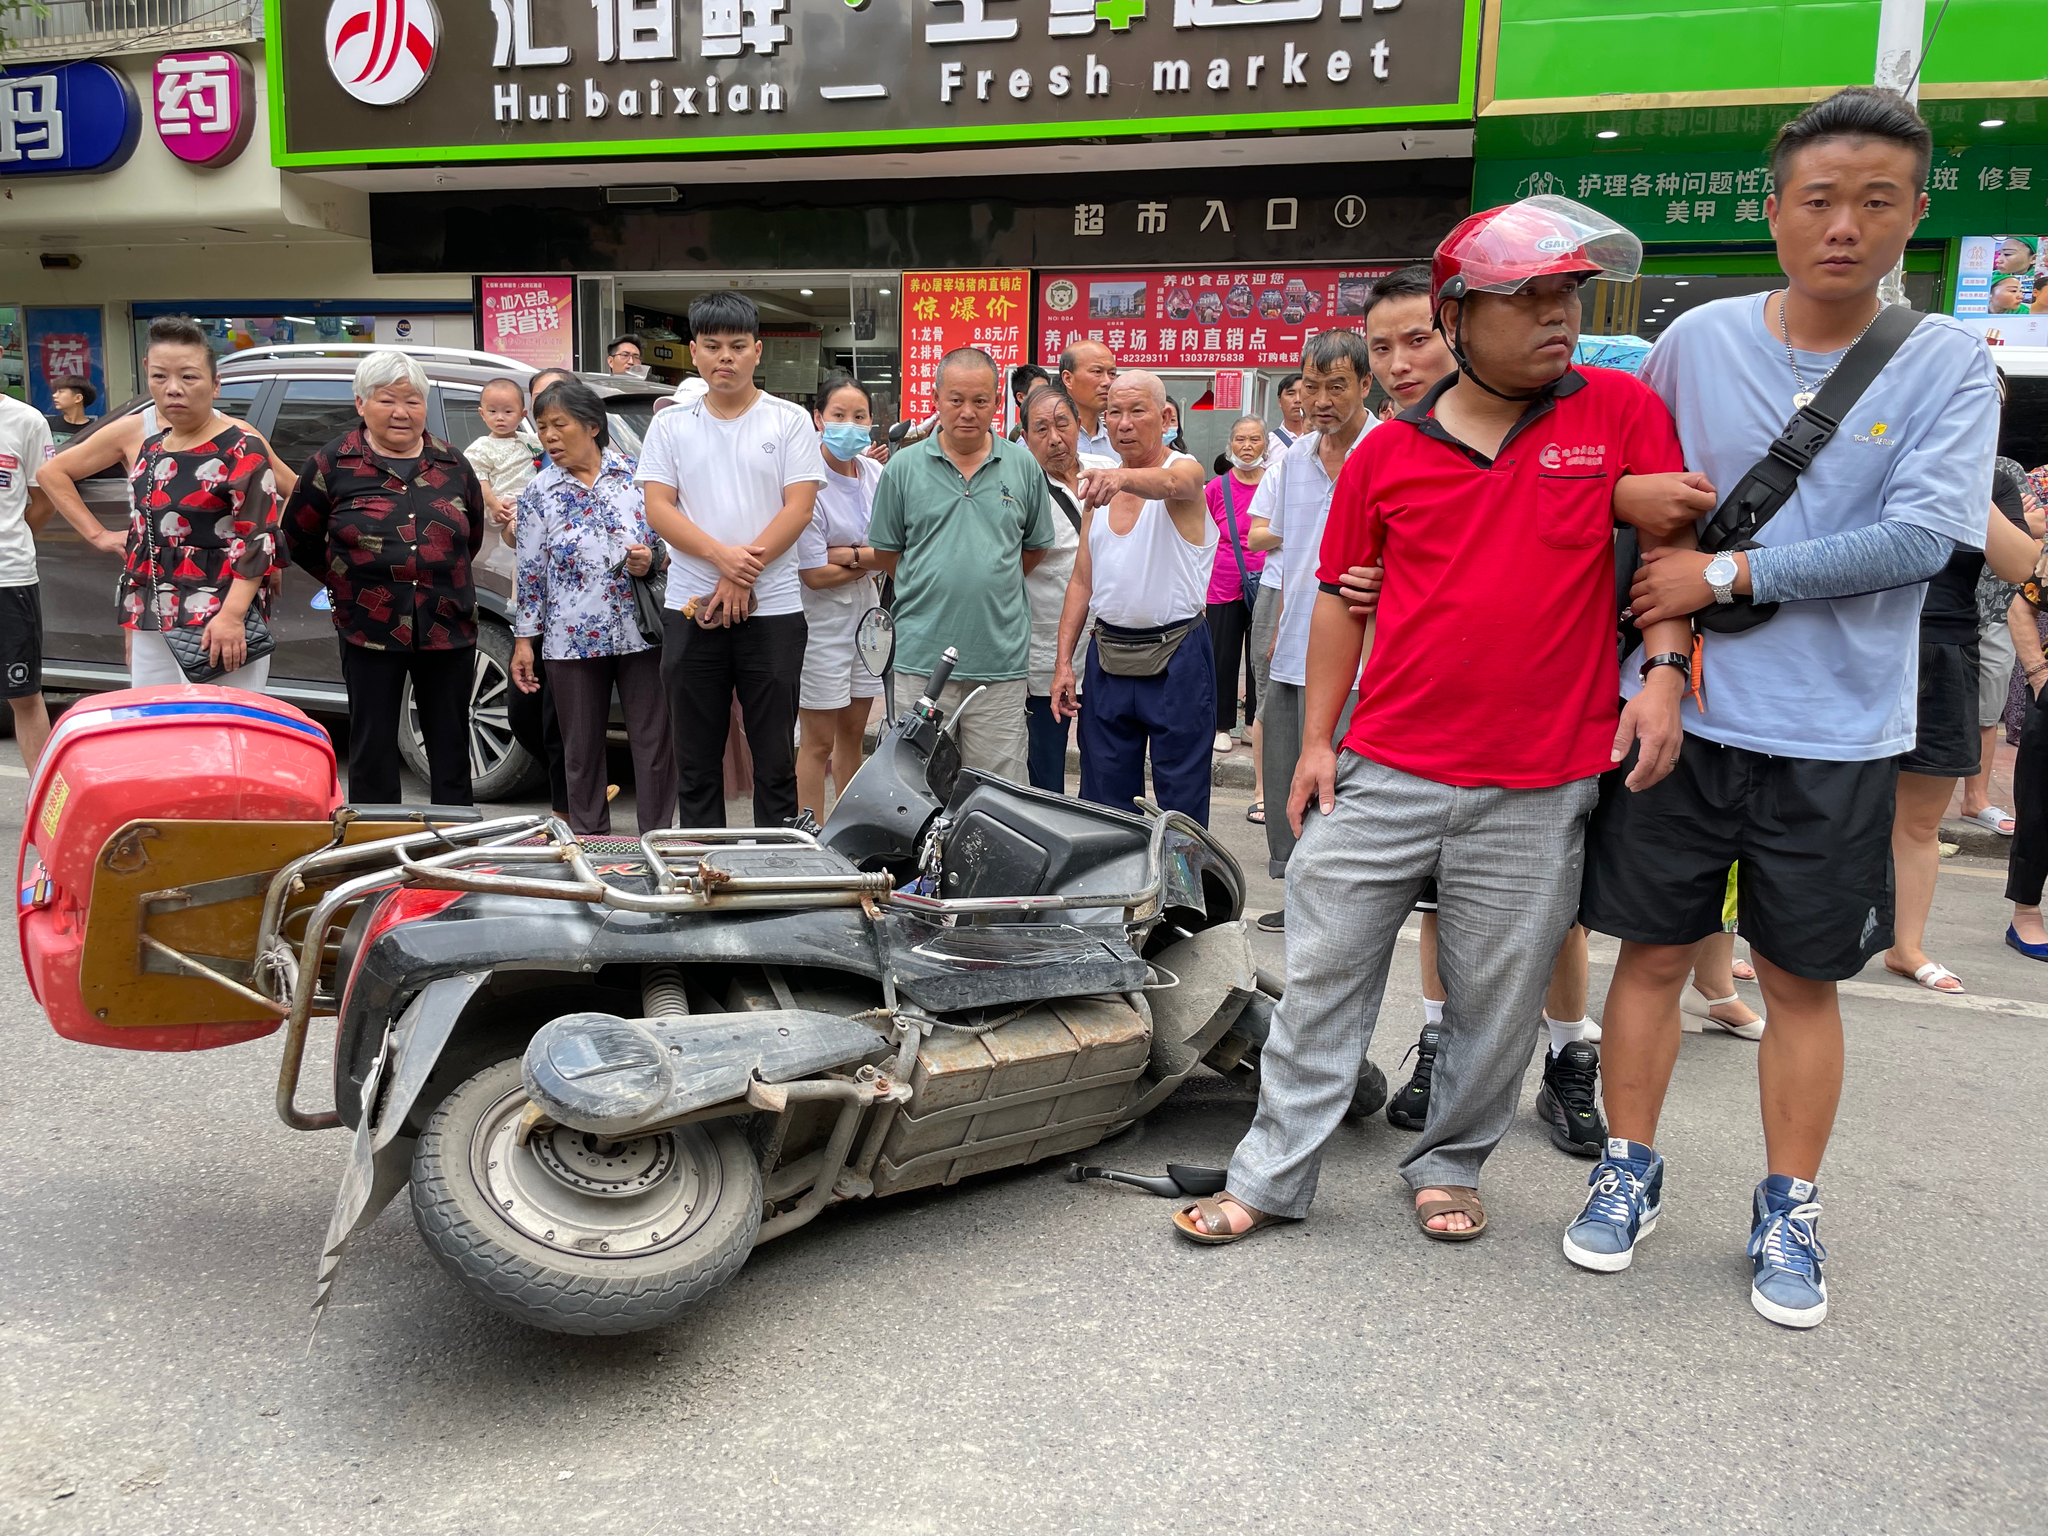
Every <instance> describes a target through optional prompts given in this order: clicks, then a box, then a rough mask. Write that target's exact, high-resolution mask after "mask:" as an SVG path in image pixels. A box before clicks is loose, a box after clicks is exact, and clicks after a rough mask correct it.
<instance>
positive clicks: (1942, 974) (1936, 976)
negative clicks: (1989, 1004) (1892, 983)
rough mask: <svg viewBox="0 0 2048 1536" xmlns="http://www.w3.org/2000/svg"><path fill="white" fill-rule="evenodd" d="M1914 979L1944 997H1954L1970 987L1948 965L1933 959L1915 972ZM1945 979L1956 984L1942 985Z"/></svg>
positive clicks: (1894, 973) (1894, 972)
mask: <svg viewBox="0 0 2048 1536" xmlns="http://www.w3.org/2000/svg"><path fill="white" fill-rule="evenodd" d="M1892 974H1893V975H1894V976H1896V975H1898V974H1899V973H1898V972H1897V971H1893V972H1892ZM1913 980H1915V981H1917V982H1919V983H1920V985H1921V986H1923V987H1925V988H1926V989H1927V990H1928V991H1930V992H1939V993H1940V994H1941V995H1942V996H1943V997H1954V996H1955V995H1956V994H1957V993H1958V992H1967V991H1969V988H1968V987H1966V986H1964V985H1963V978H1962V977H1960V976H1958V975H1957V974H1956V973H1955V972H1954V971H1952V970H1950V969H1949V968H1948V967H1947V966H1945V965H1937V964H1936V963H1935V962H1934V961H1932V960H1930V961H1928V962H1927V963H1926V964H1925V965H1923V966H1921V967H1920V969H1919V970H1917V971H1915V972H1914V973H1913ZM1945 981H1952V982H1954V983H1955V985H1954V986H1952V987H1945V986H1943V985H1942V983H1943V982H1945Z"/></svg>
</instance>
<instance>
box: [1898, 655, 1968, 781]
mask: <svg viewBox="0 0 2048 1536" xmlns="http://www.w3.org/2000/svg"><path fill="white" fill-rule="evenodd" d="M1980 740H1981V738H1980V737H1979V735H1978V727H1977V642H1976V641H1974V640H1972V641H1971V642H1970V643H1969V644H1967V645H1959V644H1957V643H1955V642H1954V641H1950V640H1922V641H1921V642H1920V727H1919V735H1918V736H1917V737H1916V738H1915V740H1914V742H1913V750H1912V751H1910V752H1908V753H1907V754H1906V755H1905V756H1904V757H1902V758H1900V759H1899V772H1901V773H1921V774H1926V775H1927V776H1928V777H1929V778H1935V779H1967V778H1968V777H1969V776H1970V775H1971V774H1973V773H1975V772H1976V771H1977V768H1978V765H1979V758H1980V756H1981V753H1980V750H1979V748H1980Z"/></svg>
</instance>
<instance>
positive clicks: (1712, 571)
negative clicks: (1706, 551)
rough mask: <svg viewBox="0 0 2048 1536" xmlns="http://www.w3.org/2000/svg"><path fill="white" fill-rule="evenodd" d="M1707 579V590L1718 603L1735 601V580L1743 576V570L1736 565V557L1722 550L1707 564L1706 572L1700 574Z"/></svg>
mask: <svg viewBox="0 0 2048 1536" xmlns="http://www.w3.org/2000/svg"><path fill="white" fill-rule="evenodd" d="M1700 574H1701V575H1703V576H1705V577H1706V579H1707V588H1708V590H1709V591H1711V592H1712V593H1713V594H1714V601H1715V602H1717V603H1723V604H1726V603H1732V602H1734V601H1735V578H1736V577H1737V576H1739V575H1740V574H1742V568H1741V567H1740V566H1738V565H1737V564H1736V563H1735V557H1734V556H1733V555H1731V554H1729V553H1728V551H1727V550H1725V549H1724V550H1722V551H1721V553H1720V554H1718V555H1716V556H1714V558H1713V559H1711V560H1709V561H1708V562H1707V568H1706V570H1704V571H1702V572H1701V573H1700Z"/></svg>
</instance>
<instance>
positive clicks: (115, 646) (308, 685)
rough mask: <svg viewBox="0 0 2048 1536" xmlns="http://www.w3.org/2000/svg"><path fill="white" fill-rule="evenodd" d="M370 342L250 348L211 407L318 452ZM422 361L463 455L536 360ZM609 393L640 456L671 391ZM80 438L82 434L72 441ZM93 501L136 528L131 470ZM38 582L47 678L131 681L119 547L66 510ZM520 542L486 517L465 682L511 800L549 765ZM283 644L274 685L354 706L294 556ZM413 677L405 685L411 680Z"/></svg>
mask: <svg viewBox="0 0 2048 1536" xmlns="http://www.w3.org/2000/svg"><path fill="white" fill-rule="evenodd" d="M378 350H383V349H380V348H374V347H367V346H360V345H357V346H350V345H330V346H322V345H312V346H278V347H253V348H249V349H247V350H245V351H241V352H235V353H231V354H230V355H228V356H227V357H224V358H222V359H221V362H220V397H219V400H218V401H217V408H218V409H219V410H220V411H221V412H222V413H223V414H224V415H228V416H236V417H240V418H241V419H242V420H244V421H247V422H248V423H249V424H250V425H251V426H253V427H255V428H256V430H257V431H259V432H261V433H262V434H263V435H264V436H265V437H267V438H269V439H270V444H271V446H272V447H273V448H275V449H276V450H277V455H278V457H279V458H280V459H282V460H283V461H284V462H285V463H287V464H290V465H292V466H294V467H297V466H299V465H301V464H304V463H305V462H306V460H307V459H309V458H311V457H312V456H313V453H314V451H315V450H316V449H318V448H321V447H323V446H324V445H326V444H327V443H329V442H331V441H333V440H334V439H335V438H337V437H339V436H340V435H341V434H342V433H343V432H345V431H347V430H348V429H349V428H350V427H352V426H354V425H355V424H356V421H357V417H356V410H355V397H354V391H353V388H352V381H353V379H354V375H355V367H356V363H357V362H358V361H359V360H360V359H361V357H362V355H363V354H364V353H366V352H371V351H378ZM399 350H401V351H403V352H406V353H408V354H410V355H411V356H413V357H416V358H418V359H419V361H420V364H421V366H422V367H424V368H425V369H426V371H427V379H428V382H429V384H430V386H431V387H430V388H429V390H428V392H427V430H428V431H429V432H431V433H433V434H434V435H435V436H436V437H439V438H442V439H444V440H446V441H447V442H449V443H452V444H454V446H455V448H456V450H457V451H458V452H459V451H460V450H461V449H463V448H464V447H466V446H468V444H469V443H470V442H472V441H473V440H474V439H476V438H478V437H481V436H483V435H484V431H485V428H484V424H483V417H482V415H481V414H480V413H479V411H478V409H477V401H478V398H479V396H480V394H481V392H482V390H483V386H484V384H485V383H487V382H488V381H489V380H491V379H494V378H505V377H507V376H510V377H513V378H517V379H519V380H521V381H522V383H523V382H524V381H525V380H526V379H527V378H530V377H531V376H532V375H533V373H534V372H535V370H534V369H533V368H531V367H529V366H527V365H526V364H524V363H515V362H512V361H510V360H509V359H507V358H502V357H494V356H492V355H491V354H489V353H487V352H466V351H458V350H455V349H452V348H442V347H402V348H399ZM578 377H580V378H581V379H583V381H584V382H585V383H587V384H589V385H590V386H591V387H592V388H593V389H595V390H596V391H597V392H598V393H599V394H600V395H602V396H604V397H605V406H606V410H607V412H608V413H609V415H610V418H611V437H612V444H613V446H614V447H616V448H617V449H618V450H619V451H620V452H621V453H623V454H625V455H626V456H627V457H628V458H638V457H639V454H640V444H641V441H642V439H643V438H644V437H645V436H646V433H647V425H648V423H649V422H650V421H652V420H653V419H654V408H655V403H656V402H657V401H659V400H661V399H663V398H664V397H665V396H667V394H668V393H669V390H668V387H667V386H665V385H662V384H656V383H650V382H647V381H645V380H640V379H630V378H618V377H614V376H612V375H608V374H580V375H578ZM148 406H149V397H148V396H147V395H143V396H139V397H137V398H136V399H133V400H130V401H128V402H127V403H126V404H124V405H122V406H120V407H119V408H118V409H116V410H113V411H110V412H109V413H108V414H107V416H106V418H105V419H106V420H107V421H112V420H115V419H117V418H119V417H123V416H127V415H129V414H131V413H132V412H136V411H141V410H145V409H147V408H148ZM72 441H74V442H76V441H77V439H76V438H74V439H73V440H72ZM78 488H79V492H80V494H81V495H82V496H83V497H84V500H85V504H86V505H87V506H88V507H89V508H91V509H92V511H93V512H94V514H95V515H96V516H98V518H99V520H100V522H101V523H102V524H103V525H104V526H106V527H108V528H111V529H114V530H116V531H117V532H125V531H126V530H127V527H128V519H129V513H130V506H131V504H130V501H129V496H128V480H127V476H126V475H125V473H123V471H122V470H121V469H120V468H118V467H116V468H113V469H109V470H106V471H104V472H103V473H101V474H98V475H95V476H94V477H93V478H91V479H90V480H82V481H80V482H79V487H78ZM36 556H37V566H38V575H39V578H40V580H41V582H42V588H43V682H44V686H46V687H48V688H50V689H52V690H56V691H68V690H72V689H78V690H83V691H86V692H94V691H98V690H102V689H109V688H125V687H127V686H128V668H127V663H126V661H125V659H124V655H125V653H124V650H123V645H122V636H121V630H120V627H119V625H118V624H117V623H116V621H115V617H114V584H115V579H116V577H117V576H118V575H119V570H118V567H117V565H116V562H115V561H114V560H113V559H112V557H110V556H107V555H102V554H100V553H99V552H98V551H96V550H94V549H93V548H92V547H91V546H90V545H88V544H86V542H85V541H84V540H83V539H81V538H79V537H78V535H77V534H76V533H75V532H73V531H72V529H71V526H70V525H69V524H68V523H66V522H65V521H64V520H63V519H62V518H52V519H51V520H50V523H49V526H48V527H46V528H45V529H44V530H43V532H42V533H41V534H39V535H38V536H37V538H36ZM512 583H513V560H512V549H511V547H510V546H509V545H507V544H506V543H505V542H504V541H503V540H502V539H500V538H499V537H498V530H497V528H496V527H495V526H494V525H493V526H487V527H486V529H485V532H484V544H483V549H482V551H481V553H479V555H478V556H477V561H476V595H477V608H478V615H477V616H478V618H479V620H480V621H481V622H480V623H479V625H478V633H477V650H476V682H475V685H474V687H473V688H472V689H471V691H470V710H469V771H470V777H471V780H472V782H473V783H474V785H475V792H476V797H477V799H479V800H486V801H489V800H507V799H512V798H515V797H517V796H518V795H520V794H522V793H523V792H525V791H526V790H528V789H531V788H533V787H534V786H535V785H536V784H538V783H540V782H541V781H542V780H543V779H544V778H545V777H546V770H545V768H544V767H543V765H541V764H540V763H538V762H536V761H535V760H534V758H533V757H532V756H531V755H530V754H528V753H527V751H526V750H525V749H524V748H523V747H521V746H520V745H519V743H518V742H516V741H514V740H513V739H512V731H511V726H510V724H509V722H508V719H507V716H506V703H507V699H508V695H509V692H510V689H511V686H512V682H511V675H510V673H511V665H512ZM271 628H272V631H273V632H274V633H275V635H276V636H277V653H276V655H275V657H274V658H273V659H272V661H271V664H270V689H269V691H270V692H271V693H273V694H275V695H276V696H277V697H279V698H281V699H288V700H290V701H291V702H292V703H294V704H296V705H298V706H299V707H300V708H301V709H305V710H308V711H310V712H313V713H316V714H346V713H347V712H348V695H347V693H346V691H345V690H344V689H343V687H342V682H341V651H340V641H339V640H338V639H337V638H336V636H335V633H334V622H333V620H332V618H331V617H330V615H329V610H328V603H327V593H326V589H325V588H323V587H321V586H319V585H318V584H317V583H315V582H314V580H313V578H312V577H310V576H308V575H307V574H306V573H305V572H304V571H302V570H299V569H298V568H297V567H296V566H294V567H292V568H291V569H289V570H287V571H286V572H285V578H284V595H283V596H282V597H281V598H279V599H278V601H277V602H276V604H275V605H274V608H273V614H272V625H271ZM409 687H410V685H408V688H409ZM398 740H399V749H400V751H401V752H402V753H403V754H404V756H405V760H406V763H407V765H408V766H409V767H411V768H412V770H413V771H414V772H415V773H417V774H419V775H421V776H423V777H424V776H425V774H426V771H427V756H426V748H425V745H424V744H423V743H422V742H421V740H420V734H419V723H418V720H417V718H416V717H415V715H414V713H413V709H412V702H411V696H410V692H408V695H407V700H406V713H405V729H404V730H402V731H400V732H399V738H398Z"/></svg>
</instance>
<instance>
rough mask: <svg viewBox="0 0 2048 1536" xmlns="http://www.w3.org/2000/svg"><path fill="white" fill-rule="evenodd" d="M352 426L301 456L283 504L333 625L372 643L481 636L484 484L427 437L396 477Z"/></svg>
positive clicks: (401, 646)
mask: <svg viewBox="0 0 2048 1536" xmlns="http://www.w3.org/2000/svg"><path fill="white" fill-rule="evenodd" d="M390 462H391V461H390V460H380V459H379V458H378V457H377V456H376V455H375V454H374V453H373V452H372V451H371V449H370V443H369V439H368V438H367V437H366V436H365V435H364V433H363V429H362V428H361V427H353V428H351V429H350V430H348V431H347V432H344V433H343V434H342V435H341V436H340V437H338V438H336V439H335V440H334V441H333V442H331V443H329V444H328V445H327V446H326V447H324V448H322V449H321V450H320V451H319V452H318V453H316V454H314V455H313V457H312V458H310V459H308V460H307V461H306V468H305V471H304V473H302V474H301V475H300V476H299V488H298V489H297V490H296V491H294V492H292V499H291V502H290V504H289V505H288V506H287V507H286V508H285V514H284V538H285V543H286V545H287V546H288V547H289V549H290V550H291V557H292V563H293V564H294V565H297V566H301V567H303V568H304V569H305V570H306V571H308V572H310V573H311V574H312V576H313V579H314V580H316V581H318V582H320V583H321V584H322V585H323V586H325V587H326V588H327V591H328V593H329V595H330V596H331V597H332V598H333V600H334V627H335V629H337V630H338V631H340V633H341V638H342V640H343V641H344V642H346V643H347V644H349V645H360V646H364V647H367V648H368V649H370V650H373V651H393V650H395V651H414V650H418V651H454V650H461V649H462V648H463V647H465V646H471V645H475V644H476V582H475V577H474V574H473V572H472V568H471V567H472V562H473V561H474V560H475V559H476V554H477V551H478V550H479V549H481V548H482V547H483V540H484V520H483V505H484V499H483V489H482V487H481V486H479V485H478V484H477V478H476V471H475V470H474V469H472V468H470V464H469V460H467V459H465V458H464V457H463V456H462V455H461V454H459V453H457V452H456V451H455V450H454V449H453V448H450V447H449V446H448V445H447V444H446V443H444V442H442V441H441V439H439V438H438V437H433V436H423V437H422V439H421V442H420V454H419V457H418V458H417V459H415V460H413V461H412V466H413V467H412V478H411V479H409V480H407V479H402V478H400V477H399V476H398V475H397V474H395V473H393V472H392V471H391V470H390V469H388V468H387V467H386V465H387V464H389V463H390Z"/></svg>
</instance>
